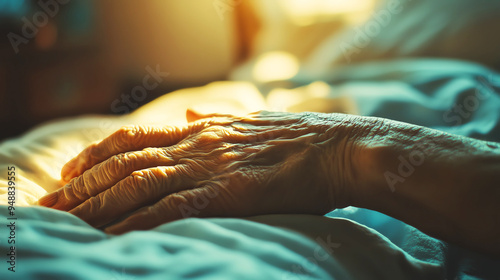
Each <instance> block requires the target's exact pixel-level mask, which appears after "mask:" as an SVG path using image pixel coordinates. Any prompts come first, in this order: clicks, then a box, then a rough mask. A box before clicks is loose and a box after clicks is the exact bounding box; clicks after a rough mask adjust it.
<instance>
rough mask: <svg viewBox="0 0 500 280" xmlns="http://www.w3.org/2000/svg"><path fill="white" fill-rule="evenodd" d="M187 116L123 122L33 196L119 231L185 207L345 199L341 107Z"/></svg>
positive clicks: (222, 212) (265, 210) (261, 206)
mask: <svg viewBox="0 0 500 280" xmlns="http://www.w3.org/2000/svg"><path fill="white" fill-rule="evenodd" d="M187 116H188V120H189V121H194V122H190V123H189V124H188V125H186V126H184V127H173V126H165V127H150V126H130V127H124V128H122V129H120V130H118V131H117V132H115V133H114V134H112V135H111V136H109V137H108V138H106V139H104V140H103V141H101V142H100V143H97V144H93V145H91V146H89V147H88V148H86V149H85V150H84V151H82V152H81V153H80V154H79V155H78V156H77V157H75V158H74V159H72V160H71V161H69V162H68V163H67V164H66V165H65V166H64V167H63V170H62V177H63V179H64V180H65V181H69V183H68V184H67V185H66V186H64V187H62V188H61V189H59V190H57V191H56V192H54V193H51V194H49V195H47V196H45V197H43V198H41V199H40V200H39V204H40V205H42V206H47V207H51V208H55V209H60V210H65V211H69V212H70V213H72V214H74V215H76V216H78V217H80V218H81V219H83V220H84V221H86V222H88V223H89V224H90V225H92V226H94V227H106V226H108V225H109V224H110V223H112V222H116V221H118V223H116V224H114V225H112V226H108V227H106V232H108V233H114V234H119V233H124V232H127V231H130V230H135V229H150V228H153V227H155V226H157V225H160V224H162V223H165V222H169V221H173V220H176V219H181V218H186V217H191V216H195V217H214V216H215V217H222V216H226V217H227V216H231V217H237V216H251V215H258V214H271V213H308V214H325V213H327V212H328V211H330V210H332V209H334V208H335V207H338V206H340V204H343V203H344V202H343V201H342V200H343V198H344V196H345V188H346V187H345V185H346V184H347V183H346V181H347V179H348V177H349V176H346V175H345V174H344V173H346V172H347V173H349V170H344V169H345V167H346V162H347V161H348V159H346V157H347V155H346V152H344V151H345V150H348V149H346V147H345V145H343V144H342V143H345V142H346V141H344V140H345V138H346V137H345V136H344V135H347V134H348V133H342V132H340V130H336V131H334V132H335V135H336V136H335V137H332V135H333V131H332V121H333V122H337V123H338V124H340V123H342V122H343V121H344V118H345V116H342V115H338V116H337V119H335V115H325V114H315V113H300V114H297V113H273V112H259V113H253V114H250V115H248V116H245V117H236V116H230V115H210V116H208V115H204V116H200V115H197V114H196V113H194V112H192V111H188V113H187ZM332 141H333V142H335V144H334V145H332V144H331V142H332ZM332 157H333V158H335V159H334V160H332ZM333 173H335V176H332V174H333ZM343 174H344V175H343ZM343 206H345V205H343ZM130 213H132V214H131V215H130V216H128V217H127V218H125V219H124V220H122V221H120V219H123V217H126V215H129V214H130Z"/></svg>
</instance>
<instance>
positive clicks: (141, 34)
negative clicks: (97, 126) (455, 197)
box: [0, 0, 500, 139]
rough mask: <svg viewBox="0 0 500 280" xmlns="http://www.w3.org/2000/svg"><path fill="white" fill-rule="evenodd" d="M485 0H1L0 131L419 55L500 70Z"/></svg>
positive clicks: (497, 21) (495, 28)
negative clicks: (227, 83) (231, 84)
mask: <svg viewBox="0 0 500 280" xmlns="http://www.w3.org/2000/svg"><path fill="white" fill-rule="evenodd" d="M478 1H479V2H481V3H482V4H477V5H476V4H474V3H476V2H474V1H472V0H441V1H434V0H420V1H411V0H196V1H177V0H148V1H141V2H139V1H134V0H105V1H99V0H0V122H1V127H2V129H1V130H0V139H4V138H7V137H12V136H15V135H18V134H20V133H22V132H24V131H26V130H27V129H29V128H31V127H33V126H35V125H37V124H39V123H42V122H45V121H48V120H52V119H57V118H62V117H68V116H75V115H81V114H124V113H127V112H130V111H132V110H134V109H135V108H137V107H138V106H140V105H142V104H145V103H147V102H149V101H151V100H153V99H155V98H157V97H158V96H160V95H163V94H166V93H168V92H171V91H174V90H177V89H181V88H186V87H195V86H201V85H205V84H207V83H209V82H212V81H219V80H246V81H251V82H253V83H256V84H258V83H261V84H262V83H269V82H271V81H273V80H283V79H287V78H291V77H293V76H294V75H297V73H299V71H300V73H303V72H304V71H305V72H306V73H307V71H309V72H308V73H309V74H311V76H317V75H321V73H325V72H326V71H327V70H329V69H332V67H337V66H338V65H342V64H351V63H357V62H363V61H366V60H374V59H391V58H397V57H415V56H418V57H444V58H458V59H465V60H471V61H475V62H479V63H481V64H483V65H486V66H489V67H492V68H495V69H500V52H498V49H499V48H500V37H498V32H500V30H499V29H500V17H498V15H499V12H498V11H500V10H499V9H500V1H491V2H490V1H487V0H478ZM492 7H493V8H492ZM497 8H498V9H497ZM323 88H326V90H328V86H326V87H323ZM259 89H260V88H259ZM314 90H315V91H316V90H318V87H314ZM284 99H285V97H281V96H278V98H277V101H278V102H284Z"/></svg>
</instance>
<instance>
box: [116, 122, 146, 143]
mask: <svg viewBox="0 0 500 280" xmlns="http://www.w3.org/2000/svg"><path fill="white" fill-rule="evenodd" d="M147 132H148V129H147V128H146V127H144V126H140V125H127V126H123V127H121V128H120V129H119V130H118V131H117V132H116V135H117V136H118V137H115V138H114V140H115V141H114V143H113V144H114V145H115V146H117V147H124V146H128V145H129V144H130V143H131V142H140V141H141V140H142V138H143V137H144V135H146V134H147Z"/></svg>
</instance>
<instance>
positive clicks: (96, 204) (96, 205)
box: [87, 195, 104, 213]
mask: <svg viewBox="0 0 500 280" xmlns="http://www.w3.org/2000/svg"><path fill="white" fill-rule="evenodd" d="M103 198H104V197H103V196H102V195H98V196H94V197H92V198H90V199H89V200H87V201H88V212H89V213H97V212H99V210H101V208H102V206H103V205H104V199H103Z"/></svg>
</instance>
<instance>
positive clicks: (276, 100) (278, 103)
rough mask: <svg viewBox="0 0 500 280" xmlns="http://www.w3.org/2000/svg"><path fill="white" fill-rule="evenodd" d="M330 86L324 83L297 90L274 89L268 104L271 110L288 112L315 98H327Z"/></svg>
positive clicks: (268, 98) (318, 82)
mask: <svg viewBox="0 0 500 280" xmlns="http://www.w3.org/2000/svg"><path fill="white" fill-rule="evenodd" d="M330 90H331V89H330V86H329V85H328V84H326V83H324V82H320V81H317V82H313V83H311V84H309V85H307V86H303V87H299V88H295V89H280V88H278V89H274V90H272V91H271V92H270V93H269V95H268V96H267V104H268V106H269V108H270V109H271V110H275V111H287V110H288V108H290V107H292V106H297V105H298V104H300V103H302V102H304V101H307V100H311V99H314V98H326V97H328V95H329V94H330Z"/></svg>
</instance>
